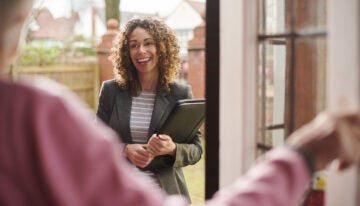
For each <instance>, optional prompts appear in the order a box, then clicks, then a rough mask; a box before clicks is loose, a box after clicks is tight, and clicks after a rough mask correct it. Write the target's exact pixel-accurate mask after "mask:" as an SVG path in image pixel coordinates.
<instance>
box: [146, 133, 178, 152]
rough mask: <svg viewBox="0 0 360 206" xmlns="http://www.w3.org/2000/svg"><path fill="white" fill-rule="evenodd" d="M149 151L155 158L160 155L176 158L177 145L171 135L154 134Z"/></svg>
mask: <svg viewBox="0 0 360 206" xmlns="http://www.w3.org/2000/svg"><path fill="white" fill-rule="evenodd" d="M147 150H148V152H149V153H150V154H151V155H152V156H154V157H155V156H159V155H171V156H173V157H174V156H175V154H176V144H175V143H174V142H173V141H172V139H171V137H170V136H169V135H166V134H160V135H156V134H154V135H153V136H151V138H150V139H149V142H148V146H147Z"/></svg>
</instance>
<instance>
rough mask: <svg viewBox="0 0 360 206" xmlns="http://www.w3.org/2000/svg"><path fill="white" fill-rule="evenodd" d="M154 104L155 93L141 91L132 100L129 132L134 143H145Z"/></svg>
mask: <svg viewBox="0 0 360 206" xmlns="http://www.w3.org/2000/svg"><path fill="white" fill-rule="evenodd" d="M154 102H155V92H146V91H142V92H141V93H140V95H139V96H138V97H133V98H132V106H131V115H130V131H131V136H132V139H133V141H134V143H146V142H147V139H148V131H149V126H150V121H151V116H152V112H153V108H154Z"/></svg>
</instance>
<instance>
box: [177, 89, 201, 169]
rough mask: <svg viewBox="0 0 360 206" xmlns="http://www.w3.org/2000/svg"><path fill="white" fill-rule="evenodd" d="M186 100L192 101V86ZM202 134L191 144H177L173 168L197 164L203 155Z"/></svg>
mask: <svg viewBox="0 0 360 206" xmlns="http://www.w3.org/2000/svg"><path fill="white" fill-rule="evenodd" d="M186 88H187V89H186V98H185V99H192V98H193V94H192V90H191V87H190V85H189V86H188V87H186ZM200 138H201V132H200V131H198V132H197V133H196V134H195V135H194V138H193V140H192V141H191V142H189V143H184V144H182V143H181V144H180V143H175V144H176V156H175V160H174V164H173V167H184V166H187V165H193V164H195V163H197V162H198V161H199V160H200V158H201V155H202V153H203V150H202V147H201V140H200Z"/></svg>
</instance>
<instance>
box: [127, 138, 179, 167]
mask: <svg viewBox="0 0 360 206" xmlns="http://www.w3.org/2000/svg"><path fill="white" fill-rule="evenodd" d="M124 152H125V156H126V157H127V158H128V159H129V160H130V161H131V162H132V163H133V164H134V165H136V166H138V167H141V168H144V167H146V166H147V165H148V164H150V162H151V161H152V160H153V159H154V157H156V156H160V155H171V156H175V154H176V144H175V143H174V142H173V141H172V139H171V137H170V136H169V135H165V134H160V135H158V134H153V135H152V136H151V137H150V139H149V141H148V143H147V144H128V145H126V147H125V151H124Z"/></svg>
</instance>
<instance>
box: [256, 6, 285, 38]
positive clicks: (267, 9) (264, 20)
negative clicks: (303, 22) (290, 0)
mask: <svg viewBox="0 0 360 206" xmlns="http://www.w3.org/2000/svg"><path fill="white" fill-rule="evenodd" d="M258 5H259V31H260V33H261V34H274V33H284V32H285V31H286V30H287V29H286V28H285V11H286V9H285V0H259V4H258Z"/></svg>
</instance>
